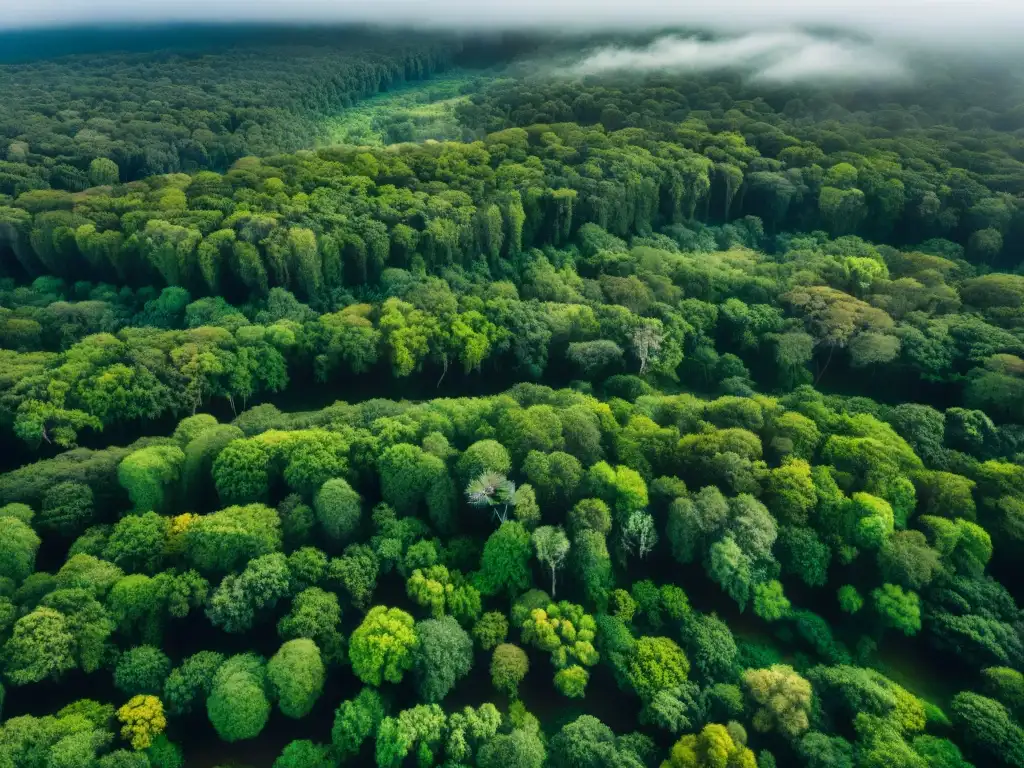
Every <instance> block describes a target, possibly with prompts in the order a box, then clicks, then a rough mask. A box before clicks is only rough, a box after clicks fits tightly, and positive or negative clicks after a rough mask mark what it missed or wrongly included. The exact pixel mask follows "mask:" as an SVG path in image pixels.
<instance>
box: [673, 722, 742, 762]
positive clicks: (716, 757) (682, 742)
mask: <svg viewBox="0 0 1024 768" xmlns="http://www.w3.org/2000/svg"><path fill="white" fill-rule="evenodd" d="M732 725H734V724H732V723H730V727H728V728H727V727H726V726H724V725H718V724H717V723H712V724H711V725H705V726H704V728H703V729H702V730H701V732H700V733H698V734H690V735H687V736H683V737H682V738H681V739H679V741H677V742H676V743H675V744H674V745H673V747H672V751H671V753H669V759H668V760H667V761H666V766H667V768H718V767H719V766H725V765H728V766H729V768H756V766H757V760H756V759H755V758H754V753H753V752H752V751H750V749H748V748H747V746H746V739H745V734H742V729H739V728H733V727H731V726H732ZM741 734H742V736H743V737H744V738H741Z"/></svg>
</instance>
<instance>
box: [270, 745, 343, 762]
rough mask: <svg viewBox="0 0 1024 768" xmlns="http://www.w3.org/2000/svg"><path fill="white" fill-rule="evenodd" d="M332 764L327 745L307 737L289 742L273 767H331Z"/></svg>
mask: <svg viewBox="0 0 1024 768" xmlns="http://www.w3.org/2000/svg"><path fill="white" fill-rule="evenodd" d="M333 765H334V761H333V760H331V758H330V754H329V751H328V749H327V747H325V746H323V745H320V744H314V743H313V742H312V741H309V740H307V739H298V740H296V741H293V742H290V743H289V744H288V745H287V746H286V747H285V748H284V749H283V750H282V751H281V754H280V756H279V757H278V758H277V760H275V761H274V768H305V766H309V768H331V767H332V766H333Z"/></svg>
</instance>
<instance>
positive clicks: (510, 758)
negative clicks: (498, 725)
mask: <svg viewBox="0 0 1024 768" xmlns="http://www.w3.org/2000/svg"><path fill="white" fill-rule="evenodd" d="M546 757H547V752H546V750H545V748H544V742H543V741H541V738H540V735H539V734H538V733H537V732H536V731H532V730H531V731H525V730H522V729H519V728H516V729H513V730H512V732H511V733H499V734H497V735H496V736H494V737H493V738H492V739H490V740H489V741H488V742H487V743H486V744H484V745H483V746H482V747H481V748H480V751H479V752H478V753H477V765H479V766H480V768H541V767H542V766H543V765H544V760H545V758H546Z"/></svg>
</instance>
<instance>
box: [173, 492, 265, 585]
mask: <svg viewBox="0 0 1024 768" xmlns="http://www.w3.org/2000/svg"><path fill="white" fill-rule="evenodd" d="M280 547H281V519H280V517H278V514H277V511H276V510H274V509H271V508H270V507H266V506H264V505H262V504H249V505H247V506H244V507H237V506H236V507H227V508H226V509H222V510H220V511H219V512H213V513H211V514H209V515H201V516H200V517H199V518H198V519H197V520H196V521H195V522H193V523H192V525H190V526H189V527H188V530H187V531H186V532H185V556H186V558H187V559H188V560H189V562H191V563H192V564H193V565H194V566H195V567H196V568H197V569H199V570H200V571H201V572H203V573H215V574H216V573H228V572H231V571H233V570H237V569H240V568H243V567H244V566H245V565H246V563H248V562H249V560H252V559H253V558H256V557H259V556H261V555H266V554H268V553H271V552H275V551H277V550H278V549H280Z"/></svg>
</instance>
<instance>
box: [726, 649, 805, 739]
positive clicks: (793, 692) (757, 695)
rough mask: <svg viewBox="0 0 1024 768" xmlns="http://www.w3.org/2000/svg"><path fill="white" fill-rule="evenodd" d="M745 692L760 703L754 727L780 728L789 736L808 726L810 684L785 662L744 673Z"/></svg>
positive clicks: (765, 729)
mask: <svg viewBox="0 0 1024 768" xmlns="http://www.w3.org/2000/svg"><path fill="white" fill-rule="evenodd" d="M743 685H744V686H745V687H746V689H747V693H748V694H749V695H750V697H751V698H752V699H753V700H754V702H755V703H756V704H757V705H758V706H759V707H760V709H758V710H757V712H756V713H755V714H754V721H753V722H754V728H756V729H757V730H759V731H763V732H765V731H771V730H776V729H777V730H779V731H780V732H781V733H783V734H784V735H785V736H788V737H789V738H791V739H792V738H796V737H798V736H800V735H801V734H802V733H803V732H804V731H806V730H807V729H808V727H809V726H810V720H809V717H808V716H809V714H810V711H811V684H810V682H808V681H807V680H806V679H804V678H803V677H801V676H800V675H798V674H797V673H796V671H795V670H794V669H793V668H792V667H790V666H787V665H785V664H774V665H772V666H771V667H768V668H767V669H748V670H747V671H746V672H744V673H743Z"/></svg>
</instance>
